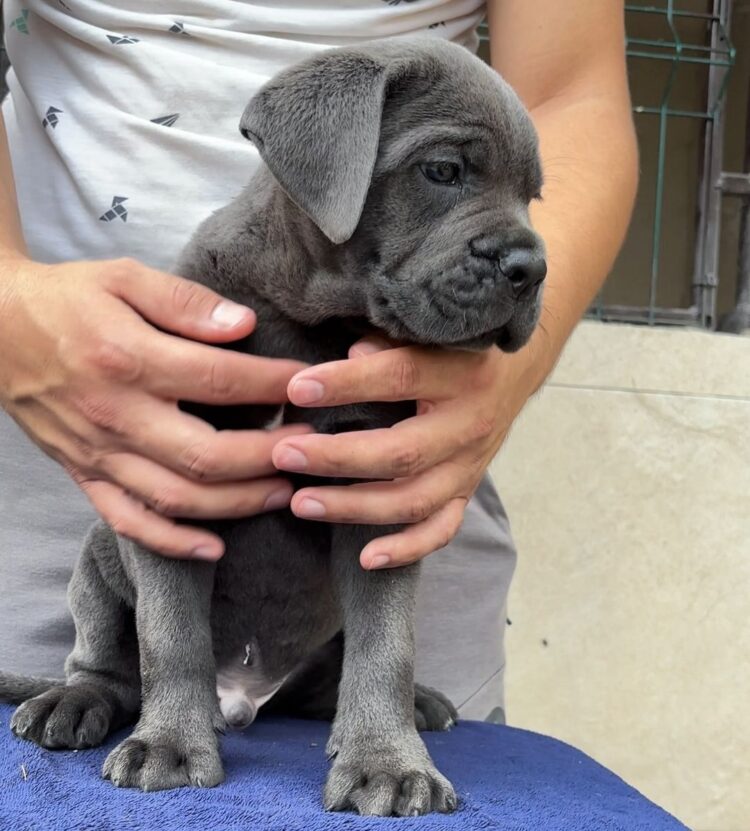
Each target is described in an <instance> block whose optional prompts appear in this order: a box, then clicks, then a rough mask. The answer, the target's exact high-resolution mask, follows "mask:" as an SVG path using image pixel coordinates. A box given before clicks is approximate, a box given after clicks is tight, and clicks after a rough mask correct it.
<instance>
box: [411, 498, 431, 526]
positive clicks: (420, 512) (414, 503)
mask: <svg viewBox="0 0 750 831" xmlns="http://www.w3.org/2000/svg"><path fill="white" fill-rule="evenodd" d="M433 510H434V506H433V504H432V500H431V499H429V498H428V497H426V496H417V497H414V498H413V499H412V500H411V501H410V502H409V503H408V504H407V506H406V511H405V513H406V521H407V522H421V521H422V520H423V519H427V517H428V516H430V514H432V512H433Z"/></svg>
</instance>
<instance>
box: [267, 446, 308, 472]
mask: <svg viewBox="0 0 750 831" xmlns="http://www.w3.org/2000/svg"><path fill="white" fill-rule="evenodd" d="M274 456H275V457H276V460H275V463H276V467H278V468H281V469H282V470H305V469H306V468H307V456H305V454H304V453H303V452H302V451H301V450H297V448H296V447H282V448H281V449H280V450H277V451H276V453H275V454H274Z"/></svg>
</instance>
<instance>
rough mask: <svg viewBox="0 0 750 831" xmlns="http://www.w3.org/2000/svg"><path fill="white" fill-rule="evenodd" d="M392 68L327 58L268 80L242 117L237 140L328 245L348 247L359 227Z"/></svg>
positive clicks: (355, 56)
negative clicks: (248, 146) (256, 155)
mask: <svg viewBox="0 0 750 831" xmlns="http://www.w3.org/2000/svg"><path fill="white" fill-rule="evenodd" d="M396 69H397V67H396V66H394V63H393V62H390V63H389V62H387V61H386V60H378V57H377V54H372V53H370V54H368V53H367V52H366V51H365V50H353V49H346V50H344V49H339V50H336V51H334V52H327V53H326V54H324V55H319V56H316V57H315V58H313V59H311V60H307V61H304V62H303V63H301V64H299V65H297V66H293V67H291V68H290V69H287V70H285V71H284V72H282V73H281V74H280V75H278V76H277V77H276V78H273V79H272V80H271V81H269V82H268V83H267V84H266V85H265V86H264V87H263V88H262V89H261V90H260V92H258V94H257V95H256V96H255V97H254V98H252V100H251V101H250V103H249V104H248V106H247V109H246V110H245V113H244V115H243V116H242V120H241V122H240V131H241V132H242V134H243V135H244V136H245V137H246V138H248V139H250V140H251V141H252V142H253V143H254V144H255V145H256V146H257V148H258V150H259V151H260V155H261V157H262V158H263V161H264V162H265V163H266V164H267V165H268V167H269V168H270V170H271V172H272V173H273V175H274V176H275V177H276V179H277V180H278V182H279V184H280V185H281V187H282V188H283V189H284V190H285V191H286V193H287V195H288V196H289V197H290V198H291V199H292V200H293V201H294V202H295V203H296V204H297V205H298V206H299V207H300V208H301V209H302V210H303V211H305V213H306V214H307V215H308V216H309V217H310V218H311V219H312V220H313V222H314V223H315V224H316V225H317V226H318V228H320V230H321V231H322V232H323V233H324V234H325V235H326V236H327V237H328V239H330V240H331V242H334V243H337V244H338V243H342V242H345V241H346V240H348V239H349V238H350V237H351V235H352V234H353V233H354V230H355V228H356V227H357V224H358V222H359V218H360V216H361V214H362V208H363V207H364V203H365V199H366V197H367V191H368V189H369V187H370V179H371V177H372V171H373V167H374V165H375V158H376V156H377V152H378V144H379V140H380V120H381V115H382V111H383V102H384V98H385V89H386V84H387V81H388V79H389V77H392V76H393V74H394V71H395V70H396Z"/></svg>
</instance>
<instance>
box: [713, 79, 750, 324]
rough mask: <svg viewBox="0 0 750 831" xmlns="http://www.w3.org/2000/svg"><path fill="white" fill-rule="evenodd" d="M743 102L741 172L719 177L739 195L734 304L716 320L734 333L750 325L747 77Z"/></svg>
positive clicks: (729, 190)
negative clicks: (744, 104) (742, 158)
mask: <svg viewBox="0 0 750 831" xmlns="http://www.w3.org/2000/svg"><path fill="white" fill-rule="evenodd" d="M746 106H747V109H746V111H745V158H744V162H743V165H742V169H743V171H744V173H723V174H722V176H721V179H720V183H721V189H722V193H724V194H731V195H732V196H741V197H742V207H741V209H740V240H739V256H738V257H737V290H736V293H735V305H734V309H732V311H731V312H729V314H727V315H725V316H724V317H723V318H722V320H721V321H720V323H719V329H720V330H721V331H722V332H733V333H734V334H738V335H739V334H741V333H742V332H745V331H747V330H748V329H750V80H749V81H748V84H747V105H746ZM727 180H729V183H728V184H727Z"/></svg>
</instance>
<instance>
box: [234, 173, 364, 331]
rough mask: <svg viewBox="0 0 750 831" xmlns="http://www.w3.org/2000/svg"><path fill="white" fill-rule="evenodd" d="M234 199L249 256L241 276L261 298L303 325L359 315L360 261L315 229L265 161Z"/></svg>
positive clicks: (361, 309) (361, 308)
mask: <svg viewBox="0 0 750 831" xmlns="http://www.w3.org/2000/svg"><path fill="white" fill-rule="evenodd" d="M237 201H238V202H239V205H240V210H241V212H242V214H243V217H244V224H245V227H246V229H247V232H248V239H247V242H248V244H251V245H252V248H253V255H254V256H253V257H252V269H251V272H252V273H251V274H250V275H248V274H247V273H245V275H244V279H245V280H247V279H248V277H249V278H250V280H251V282H252V285H253V287H254V288H255V289H256V290H257V291H258V293H259V294H261V295H262V296H263V298H264V299H265V300H267V301H268V302H269V303H271V304H272V305H273V306H274V307H276V308H277V309H278V310H279V311H280V312H281V313H282V314H283V315H287V316H289V317H291V318H293V319H294V320H296V321H297V322H299V323H302V324H304V325H306V326H313V325H316V324H318V323H321V322H322V321H325V320H329V319H331V318H351V319H353V320H354V319H360V320H361V319H363V318H364V317H365V315H366V313H367V302H366V298H365V296H364V293H363V292H362V290H361V288H360V286H361V285H362V282H363V281H364V279H365V275H364V274H359V273H358V270H361V268H362V265H361V264H358V263H356V262H353V260H354V259H355V258H354V257H352V256H351V255H349V256H347V252H346V250H345V247H343V246H337V245H334V244H333V243H332V242H331V241H330V240H329V239H328V238H327V237H326V236H325V235H324V234H323V233H322V232H321V231H320V229H319V228H318V227H317V226H316V225H315V224H314V223H313V222H312V220H311V219H310V218H309V217H308V216H307V215H306V214H305V213H304V211H302V210H301V209H300V208H299V207H298V206H297V205H296V204H295V203H294V202H292V200H291V199H290V198H289V197H288V196H287V195H286V193H284V191H283V190H282V189H281V187H280V186H279V185H278V183H277V182H276V180H275V179H274V178H273V176H272V175H271V173H270V171H269V170H268V169H267V168H266V167H265V165H264V166H263V167H262V168H261V169H260V170H259V171H258V173H257V174H256V175H255V176H254V177H253V179H252V180H251V182H250V183H249V185H248V186H247V188H246V189H245V190H244V191H243V192H242V194H241V195H240V196H239V197H238V200H237ZM246 262H247V260H246Z"/></svg>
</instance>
